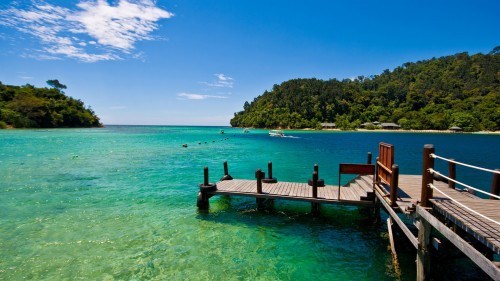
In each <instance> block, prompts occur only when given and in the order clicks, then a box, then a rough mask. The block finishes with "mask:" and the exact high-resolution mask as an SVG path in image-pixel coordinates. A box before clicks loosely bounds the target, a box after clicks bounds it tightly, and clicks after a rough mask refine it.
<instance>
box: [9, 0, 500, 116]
mask: <svg viewBox="0 0 500 281" xmlns="http://www.w3.org/2000/svg"><path fill="white" fill-rule="evenodd" d="M0 42H1V43H0V82H2V83H3V84H7V85H25V84H31V85H34V86H37V87H48V85H47V84H46V81H47V80H50V79H58V80H59V81H60V82H61V83H62V84H64V85H66V86H67V89H66V90H65V93H66V94H67V95H69V96H71V97H73V98H76V99H80V100H82V101H83V102H84V103H85V105H86V106H90V107H92V109H93V110H94V111H95V112H96V114H97V115H98V116H99V117H100V119H101V122H102V123H103V124H105V125H111V124H117V125H118V124H120V125H213V126H226V125H229V121H230V119H231V118H232V117H233V116H234V113H235V112H238V111H241V110H243V104H244V103H245V101H249V102H251V101H253V100H254V98H256V97H257V96H259V95H262V94H263V93H264V91H266V90H271V89H272V87H273V85H275V84H281V83H282V82H284V81H287V80H290V79H295V78H318V79H323V80H328V79H332V78H336V79H339V80H342V79H352V78H355V77H358V76H361V75H364V76H370V75H377V74H380V73H382V72H383V71H384V70H386V69H389V70H393V69H394V68H396V67H398V66H401V65H402V64H403V63H406V62H416V61H419V60H425V59H430V58H433V57H441V56H446V55H453V54H456V53H460V52H468V53H469V54H476V53H488V52H490V51H491V50H492V49H493V48H494V47H495V46H498V45H500V1H498V0H490V1H485V0H474V1H460V0H455V1H448V0H445V1H435V0H433V1H427V0H424V1H414V0H411V1H410V0H397V1H385V0H379V1H363V0H359V1H352V0H346V1H343V0H340V1H333V0H331V1H315V0H310V1H295V0H287V1H283V0H265V1H263V0H236V1H235V0H217V1H216V0H205V1H202V0H172V1H170V0H158V1H152V0H17V1H13V0H12V1H11V0H1V2H0Z"/></svg>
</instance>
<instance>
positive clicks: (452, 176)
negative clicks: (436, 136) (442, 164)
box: [448, 159, 457, 189]
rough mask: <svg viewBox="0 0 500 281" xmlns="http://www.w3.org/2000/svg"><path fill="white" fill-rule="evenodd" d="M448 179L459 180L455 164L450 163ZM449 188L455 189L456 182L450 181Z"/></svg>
mask: <svg viewBox="0 0 500 281" xmlns="http://www.w3.org/2000/svg"><path fill="white" fill-rule="evenodd" d="M450 160H455V159H450ZM448 177H449V178H450V179H453V180H454V179H456V178H457V165H456V164H455V163H453V162H448ZM448 187H449V188H452V189H455V182H453V181H450V180H449V181H448Z"/></svg>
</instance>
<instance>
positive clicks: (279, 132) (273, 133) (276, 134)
mask: <svg viewBox="0 0 500 281" xmlns="http://www.w3.org/2000/svg"><path fill="white" fill-rule="evenodd" d="M269 135H270V136H271V137H284V136H285V133H284V132H283V131H282V130H271V131H269Z"/></svg>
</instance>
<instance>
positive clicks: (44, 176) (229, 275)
mask: <svg viewBox="0 0 500 281" xmlns="http://www.w3.org/2000/svg"><path fill="white" fill-rule="evenodd" d="M220 129H224V131H225V134H220V133H219V130H220ZM286 135H287V137H285V138H272V137H269V136H268V134H267V131H265V130H251V131H250V133H247V134H245V133H243V130H242V129H237V128H222V127H221V128H218V127H171V126H107V127H106V128H99V129H54V130H1V131H0V180H1V181H0V280H26V279H28V280H30V279H31V280H414V279H415V262H414V261H415V255H416V252H415V250H413V249H412V247H411V246H410V244H409V243H408V242H407V241H406V240H405V239H404V238H403V237H400V238H399V239H397V241H396V243H397V250H398V254H399V263H400V267H399V269H397V268H394V267H393V265H392V262H391V256H390V253H389V252H388V251H387V249H388V248H387V247H388V244H389V242H388V239H387V228H386V226H385V224H379V225H376V224H373V223H372V222H371V219H370V218H369V215H367V213H366V212H364V211H363V210H361V209H358V208H357V207H345V206H344V207H342V206H322V209H321V212H322V214H321V216H320V217H318V218H313V217H312V216H311V215H310V214H309V212H310V204H307V203H301V202H287V201H277V202H276V204H275V209H274V210H269V211H257V210H256V205H255V199H251V198H236V197H234V198H227V197H213V198H212V199H211V200H210V209H209V211H208V212H201V211H198V209H197V207H196V198H197V192H198V184H200V183H201V182H203V167H204V166H207V167H209V169H210V170H209V171H210V181H211V182H214V181H218V180H219V178H220V177H221V176H222V175H223V162H224V161H228V164H229V173H230V174H231V175H232V176H233V177H235V178H245V179H253V178H254V175H255V170H256V169H257V168H262V169H263V170H266V169H267V162H268V161H272V162H273V176H274V177H277V178H278V180H282V181H302V182H303V181H307V179H308V178H310V177H311V173H312V171H313V166H314V164H316V163H317V164H318V165H319V174H320V177H321V178H324V179H325V181H326V183H327V184H334V183H336V182H337V180H338V164H339V163H342V162H343V163H349V162H350V163H364V162H365V161H366V158H367V152H369V151H370V152H372V153H373V159H375V157H376V155H377V152H378V151H377V150H378V143H379V142H388V143H391V144H394V145H395V149H396V156H395V162H396V163H397V164H399V166H400V172H401V173H404V174H419V173H421V169H422V150H423V146H424V144H428V143H429V144H434V145H435V147H436V154H438V155H441V156H443V157H450V158H455V159H456V160H458V161H462V162H467V163H470V164H474V165H478V166H482V167H486V168H500V162H499V160H498V159H499V158H500V152H499V148H500V136H499V135H487V134H436V133H429V134H425V133H401V132H397V133H387V132H308V131H286ZM182 144H187V146H188V147H187V148H184V147H182ZM436 166H437V167H438V169H439V168H440V167H441V169H443V168H444V171H446V168H445V167H446V164H444V163H440V161H437V160H436ZM457 174H458V179H460V180H463V181H465V182H466V183H469V184H472V185H474V186H476V187H479V188H482V189H484V190H488V191H489V189H490V186H491V175H490V174H487V173H484V172H475V171H471V170H470V169H463V168H460V167H459V168H458V169H457ZM348 180H349V177H348V176H343V182H344V183H345V182H347V181H348ZM383 215H384V214H383ZM384 216H385V215H384ZM433 263H435V264H437V265H436V266H435V265H434V264H433V268H432V270H433V274H434V276H435V278H439V277H440V276H446V278H445V279H448V278H449V279H450V280H451V279H454V280H475V279H476V280H480V279H481V278H484V275H481V274H482V273H481V271H480V270H478V269H477V268H476V267H475V266H474V265H473V264H472V263H471V262H470V261H468V260H467V259H466V258H463V257H461V255H460V254H457V253H452V254H449V255H448V256H446V259H445V258H443V260H442V261H441V260H438V261H436V260H434V261H433Z"/></svg>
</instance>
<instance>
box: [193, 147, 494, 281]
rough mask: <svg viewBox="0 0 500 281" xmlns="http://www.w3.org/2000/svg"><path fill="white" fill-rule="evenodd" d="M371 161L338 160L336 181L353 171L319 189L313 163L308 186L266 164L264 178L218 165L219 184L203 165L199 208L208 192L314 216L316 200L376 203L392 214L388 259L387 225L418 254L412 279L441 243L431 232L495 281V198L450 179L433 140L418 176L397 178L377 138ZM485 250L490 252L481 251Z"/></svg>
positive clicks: (425, 272)
mask: <svg viewBox="0 0 500 281" xmlns="http://www.w3.org/2000/svg"><path fill="white" fill-rule="evenodd" d="M434 158H441V159H442V160H445V161H448V162H449V164H450V165H449V172H448V176H444V175H443V174H441V173H439V172H438V171H434ZM370 163H371V153H369V157H368V164H340V165H339V185H340V175H341V174H357V175H356V177H355V178H354V179H353V180H351V181H350V182H349V183H347V184H346V185H345V186H339V185H324V186H322V185H323V182H321V185H320V184H319V181H318V173H317V166H315V171H314V173H313V176H312V184H311V180H310V181H309V183H296V182H281V181H280V182H278V181H277V180H276V179H274V178H272V165H271V163H269V166H268V172H269V177H268V178H267V180H268V181H267V182H266V181H264V179H265V178H264V173H263V172H262V171H261V170H260V169H259V170H257V172H256V180H242V179H233V178H232V177H231V176H229V175H228V172H227V163H224V177H223V178H222V179H221V181H219V182H217V183H209V182H208V168H206V167H205V177H204V183H203V184H200V192H199V193H198V207H199V208H201V209H207V208H208V200H209V198H210V197H212V196H214V195H230V196H247V197H254V198H256V200H257V204H258V206H259V207H260V206H264V204H263V203H264V202H265V201H266V200H269V201H270V202H272V201H273V200H274V199H281V200H297V201H306V202H311V207H312V213H313V214H318V213H319V205H320V204H345V205H358V206H370V207H373V208H374V210H375V211H376V210H378V209H379V208H380V207H382V208H383V209H384V210H385V211H386V212H387V213H388V214H389V216H390V218H389V219H388V229H389V234H390V235H389V237H390V241H391V243H390V244H391V251H392V253H393V258H394V257H395V256H397V255H396V251H395V249H394V247H395V246H394V240H393V238H392V222H395V223H396V224H397V225H398V226H399V229H400V230H401V231H402V232H403V233H404V234H405V235H406V237H407V238H408V240H409V241H410V242H411V243H412V245H413V246H414V247H415V249H416V251H417V259H416V261H417V280H428V279H429V278H430V274H429V272H430V254H429V253H430V251H431V244H433V243H431V240H432V241H434V242H436V241H437V244H440V242H439V239H437V238H436V237H431V233H432V231H431V230H432V229H435V230H437V231H438V232H439V233H440V234H441V235H442V237H444V238H446V239H447V240H449V241H450V242H451V243H452V244H453V245H455V246H456V247H457V248H458V249H459V250H460V251H462V252H463V253H464V254H465V255H466V256H468V257H469V258H470V259H471V260H472V261H473V262H474V263H476V264H477V265H478V266H479V267H480V268H481V269H482V270H483V271H484V272H485V273H486V274H488V275H489V276H490V277H491V278H492V279H493V280H500V261H499V260H498V255H500V200H489V199H482V198H480V197H478V196H475V195H474V194H472V193H469V192H468V191H467V190H460V189H457V188H455V183H458V184H462V183H460V182H457V181H456V180H455V178H456V171H455V170H454V164H455V161H454V160H450V159H446V158H443V157H440V156H436V155H435V154H434V147H433V146H432V145H426V146H425V147H424V153H423V168H422V174H421V175H400V174H399V167H398V165H396V164H394V147H393V146H392V145H389V144H384V143H380V145H379V157H377V161H376V164H374V165H371V164H370ZM452 164H453V165H452ZM460 164H463V163H460ZM466 166H469V167H470V166H471V165H466ZM452 167H453V169H452ZM472 167H473V166H472ZM473 168H479V169H482V170H488V169H484V168H480V167H473ZM488 171H489V172H492V173H493V175H494V177H493V182H492V191H491V193H490V198H493V199H495V198H500V197H498V194H499V193H500V172H499V170H496V171H493V170H488ZM443 177H444V179H443ZM321 181H322V180H321ZM268 182H269V183H268ZM469 187H470V186H469ZM469 187H468V188H469ZM470 188H472V189H474V188H473V187H470ZM376 213H377V211H376ZM401 215H403V216H406V217H407V218H408V219H410V220H412V221H413V225H414V226H415V227H416V229H417V232H418V235H415V234H414V232H415V231H414V230H413V231H412V230H410V226H409V225H408V224H406V223H405V222H403V220H402V218H401V217H400V216H401ZM459 229H462V230H463V231H458V230H459ZM471 239H473V240H475V241H476V242H479V243H474V241H471ZM477 244H482V245H483V246H482V247H483V248H482V249H478V245H477ZM479 248H481V247H479ZM485 249H486V250H487V251H488V252H487V253H486V254H484V253H485ZM494 254H496V255H497V257H495V256H494Z"/></svg>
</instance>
